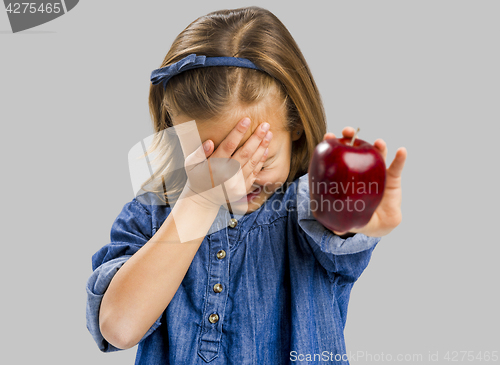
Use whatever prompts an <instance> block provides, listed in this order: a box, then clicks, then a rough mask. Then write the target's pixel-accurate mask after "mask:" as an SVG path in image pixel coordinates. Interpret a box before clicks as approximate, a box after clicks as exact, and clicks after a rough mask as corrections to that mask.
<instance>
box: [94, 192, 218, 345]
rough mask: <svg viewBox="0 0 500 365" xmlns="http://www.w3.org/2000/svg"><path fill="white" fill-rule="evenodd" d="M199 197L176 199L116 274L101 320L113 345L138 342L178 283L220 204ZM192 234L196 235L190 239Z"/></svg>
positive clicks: (104, 302)
mask: <svg viewBox="0 0 500 365" xmlns="http://www.w3.org/2000/svg"><path fill="white" fill-rule="evenodd" d="M198 198H199V197H191V198H186V199H180V200H179V201H177V203H176V204H175V206H174V207H173V209H172V211H171V213H170V214H169V215H168V217H167V219H166V220H165V221H164V222H163V224H162V226H161V228H160V229H159V230H158V231H157V232H156V234H155V235H154V236H153V237H152V238H151V240H149V241H148V242H147V243H146V244H145V245H144V246H143V247H142V248H141V249H140V250H139V251H137V252H136V253H135V254H134V255H133V256H132V257H131V258H130V259H129V260H128V261H127V262H126V263H125V264H124V265H123V266H122V267H121V268H120V270H119V271H118V272H117V273H116V275H115V276H114V277H113V280H112V281H111V283H110V285H109V287H108V289H107V290H106V293H105V294H104V297H103V300H102V303H101V307H100V312H99V324H100V328H101V333H102V335H103V337H104V338H106V340H107V341H108V342H110V343H111V344H113V345H114V346H116V347H118V348H129V347H132V346H134V345H135V344H136V343H137V342H139V340H140V339H141V338H142V337H143V336H144V334H145V333H146V332H147V330H148V329H149V328H150V327H151V325H152V324H153V323H154V322H155V320H156V319H157V318H158V317H159V316H160V315H161V313H162V312H163V311H164V310H165V308H166V307H167V305H168V304H169V303H170V301H171V299H172V298H173V296H174V294H175V293H176V291H177V289H178V288H179V285H180V284H181V282H182V280H183V278H184V276H185V275H186V272H187V270H188V268H189V266H190V264H191V262H192V260H193V258H194V256H195V254H196V252H197V251H198V248H199V246H200V244H201V242H202V241H203V238H204V236H205V235H206V233H207V232H208V230H209V229H210V226H211V225H212V222H213V221H214V219H215V218H216V216H217V212H218V207H215V206H213V207H212V206H211V205H203V206H201V205H200V204H198V203H197V202H196V199H198ZM189 228H190V231H188V229H189ZM193 228H196V230H197V231H196V234H195V235H194V236H193V235H192V232H193ZM190 234H191V236H190V237H195V236H196V237H197V238H194V239H192V240H190V241H188V242H186V237H188V236H189V235H190Z"/></svg>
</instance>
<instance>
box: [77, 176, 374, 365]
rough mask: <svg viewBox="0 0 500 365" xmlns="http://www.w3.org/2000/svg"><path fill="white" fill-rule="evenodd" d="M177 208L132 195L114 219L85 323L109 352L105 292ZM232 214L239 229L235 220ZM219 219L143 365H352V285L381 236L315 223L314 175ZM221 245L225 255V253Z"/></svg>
mask: <svg viewBox="0 0 500 365" xmlns="http://www.w3.org/2000/svg"><path fill="white" fill-rule="evenodd" d="M143 198H144V196H143ZM170 209H171V208H170V207H169V206H161V205H155V204H147V202H146V201H145V199H139V200H138V199H137V198H134V199H133V200H132V201H131V202H128V203H127V204H125V206H124V207H123V210H122V211H121V213H120V214H119V216H118V217H117V219H116V220H115V222H114V223H113V226H112V228H111V242H110V243H108V244H107V245H105V246H104V247H102V248H101V249H100V250H99V251H97V252H96V253H95V254H94V255H93V257H92V268H93V273H92V275H91V276H90V278H89V280H88V282H87V312H86V314H87V328H88V330H89V331H90V333H91V334H92V336H93V338H94V340H95V341H96V343H97V345H98V347H99V349H100V350H101V351H103V352H110V351H117V350H119V349H118V348H116V347H114V346H113V345H111V344H110V343H108V342H107V341H106V340H105V339H104V338H103V336H102V334H101V332H100V329H99V307H100V304H101V300H102V297H103V295H104V293H105V291H106V289H107V287H108V285H109V283H110V282H111V279H112V278H113V275H114V274H115V273H116V272H117V270H118V269H119V268H120V267H121V266H122V265H123V264H124V263H125V262H126V261H127V260H128V259H129V258H130V257H131V256H132V255H133V254H134V253H136V252H137V251H138V250H139V249H140V248H141V247H142V246H143V245H144V244H145V243H146V242H148V240H149V239H151V237H152V236H153V235H154V234H155V232H156V231H157V230H158V229H159V228H160V226H161V225H162V223H163V221H164V220H165V219H166V217H167V216H168V214H169V213H170ZM231 218H235V219H236V220H237V224H236V226H235V227H234V228H231V227H230V226H228V225H227V222H228V221H229V220H230V219H231ZM214 225H216V226H217V225H219V226H217V227H216V228H217V229H215V230H213V232H212V233H209V234H207V236H205V238H204V239H203V241H202V243H201V245H200V247H199V249H198V251H197V253H196V255H195V257H194V259H193V261H192V263H191V265H190V267H189V269H188V271H187V273H186V276H185V277H184V279H183V281H182V283H181V285H180V286H179V288H178V290H177V292H176V294H175V295H174V297H173V298H172V300H171V302H170V304H169V305H168V306H167V308H166V309H165V311H164V312H163V313H162V315H161V316H160V317H159V318H158V319H157V320H156V322H155V323H154V324H153V325H152V327H151V328H150V329H149V330H148V331H147V332H146V334H145V335H144V337H143V338H142V339H141V341H140V342H139V344H138V349H137V357H136V362H135V363H136V364H148V365H153V364H182V365H194V364H206V363H210V364H212V365H221V364H238V365H242V364H252V365H255V364H258V365H261V364H262V365H267V364H272V365H278V364H289V363H296V362H299V363H306V362H301V361H299V360H301V359H304V360H305V359H307V358H306V357H305V356H306V355H307V354H309V355H310V359H314V360H313V361H312V362H309V363H319V362H321V363H323V364H324V363H333V364H348V361H347V359H346V354H347V352H346V348H345V342H344V326H345V324H346V316H347V306H348V302H349V296H350V292H351V288H352V285H353V284H354V282H355V281H356V280H357V279H358V278H359V276H360V275H361V273H362V272H363V270H364V269H365V268H366V266H367V265H368V262H369V260H370V257H371V254H372V251H373V249H374V248H375V246H376V245H377V243H378V242H379V241H380V238H379V237H368V236H365V235H363V234H359V233H358V234H356V235H354V236H352V237H349V238H347V239H343V238H341V237H339V236H337V235H335V234H333V233H332V232H331V231H330V230H328V229H326V228H325V227H324V226H323V225H321V224H320V223H319V222H318V221H316V220H315V218H314V217H313V215H312V213H311V211H310V209H309V184H308V176H307V174H305V175H303V176H301V177H300V178H298V179H296V180H295V181H294V182H293V183H292V184H290V185H289V186H288V188H287V189H286V191H277V192H275V193H274V194H273V195H272V196H271V197H270V198H269V199H268V200H267V201H266V202H265V203H264V204H263V205H262V206H261V207H260V208H259V209H257V210H256V211H254V212H252V213H248V214H246V215H243V216H241V215H234V214H232V213H229V212H228V211H227V210H225V209H222V208H221V210H219V213H218V215H217V218H216V219H215V222H214ZM221 250H223V251H224V252H225V256H224V257H221V256H222V255H220V254H219V255H217V253H218V252H220V251H221ZM215 284H221V285H222V291H221V292H215V291H214V289H213V288H214V285H215ZM165 285H168V283H165ZM212 314H217V315H218V318H219V319H218V321H215V323H211V321H210V320H209V317H210V315H212ZM212 318H213V317H212ZM314 354H317V355H316V356H315V357H314V358H313V357H312V356H313V355H314ZM326 354H328V355H326ZM342 355H344V356H343V357H342ZM321 356H323V357H321ZM325 356H328V360H327V361H325V360H326V357H325ZM341 357H342V358H343V359H340V358H341ZM335 359H337V360H339V361H336V360H335Z"/></svg>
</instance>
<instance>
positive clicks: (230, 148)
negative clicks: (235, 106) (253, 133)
mask: <svg viewBox="0 0 500 365" xmlns="http://www.w3.org/2000/svg"><path fill="white" fill-rule="evenodd" d="M249 126H250V119H249V118H243V119H242V120H240V121H239V122H238V123H236V126H235V127H234V128H233V129H232V130H231V132H229V134H228V135H227V136H226V138H224V140H223V141H222V142H221V143H220V145H219V146H218V147H217V149H216V150H215V152H214V156H213V157H219V158H224V157H225V158H230V157H231V155H232V154H233V153H234V151H236V148H237V147H238V145H239V144H240V142H241V139H242V138H243V136H244V135H245V133H246V132H247V129H248V127H249Z"/></svg>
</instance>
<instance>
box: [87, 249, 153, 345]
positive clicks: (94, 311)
mask: <svg viewBox="0 0 500 365" xmlns="http://www.w3.org/2000/svg"><path fill="white" fill-rule="evenodd" d="M130 257H131V255H124V256H121V257H118V258H115V259H113V260H110V261H107V262H105V263H104V264H102V265H101V266H99V267H98V268H96V269H95V271H94V272H93V273H92V275H91V276H90V278H89V280H88V281H87V308H86V317H87V329H88V330H89V332H90V334H91V335H92V337H93V338H94V341H95V342H96V343H97V346H98V347H99V350H101V351H102V352H113V351H120V350H121V349H119V348H117V347H115V346H113V345H112V344H110V343H109V342H108V341H106V339H105V338H104V337H103V336H102V333H101V329H100V326H99V309H100V307H101V302H102V298H103V296H104V293H105V292H106V290H107V288H108V286H109V283H110V282H111V280H112V279H113V277H114V276H115V274H116V272H117V271H118V269H120V267H121V266H122V265H123V264H124V263H125V262H126V261H127V260H128V259H129V258H130ZM161 317H162V316H160V317H159V318H158V319H157V320H156V322H155V323H153V325H152V326H151V328H150V329H149V330H148V331H147V332H146V334H145V335H144V336H143V337H142V339H141V341H142V340H144V339H145V338H146V337H148V336H149V335H150V334H151V333H153V332H154V331H155V330H156V329H157V328H158V326H160V324H161V322H160V320H161Z"/></svg>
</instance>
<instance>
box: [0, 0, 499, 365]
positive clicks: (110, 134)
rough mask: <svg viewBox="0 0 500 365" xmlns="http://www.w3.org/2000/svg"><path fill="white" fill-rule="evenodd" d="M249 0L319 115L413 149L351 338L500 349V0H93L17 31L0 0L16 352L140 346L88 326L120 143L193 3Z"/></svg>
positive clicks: (21, 360)
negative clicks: (272, 25)
mask: <svg viewBox="0 0 500 365" xmlns="http://www.w3.org/2000/svg"><path fill="white" fill-rule="evenodd" d="M247 5H260V6H263V7H265V8H267V9H269V10H271V11H272V12H273V13H275V14H276V15H277V16H278V18H280V19H281V21H282V22H283V23H284V24H285V25H286V26H287V27H288V29H289V30H290V32H291V33H292V35H293V36H294V37H295V39H296V41H297V42H298V44H299V46H300V48H301V50H302V52H303V53H304V55H305V57H306V59H307V61H308V63H309V66H310V67H311V69H312V72H313V75H314V77H315V80H316V82H317V84H318V86H319V88H320V91H321V94H322V97H323V100H324V104H325V108H326V112H327V116H328V128H329V131H330V132H334V133H336V134H340V132H341V130H342V128H343V127H344V126H348V125H349V126H353V127H358V126H359V127H361V129H362V131H361V134H360V138H362V139H364V140H367V141H369V142H373V141H374V140H375V139H376V138H383V139H384V140H385V141H386V142H387V144H388V148H389V156H388V160H389V161H388V162H390V161H392V159H393V158H394V154H395V151H396V149H397V148H398V147H401V146H405V147H406V148H407V150H408V159H407V163H406V166H405V171H404V174H403V205H402V210H403V222H402V223H401V225H400V226H399V227H398V228H397V229H395V230H394V231H393V232H392V233H391V234H390V235H389V236H387V237H384V238H383V240H382V241H381V243H380V244H379V246H378V247H377V249H376V250H375V252H374V254H373V258H372V261H371V263H370V265H369V267H368V268H367V270H366V271H365V273H364V274H363V275H362V276H361V278H360V279H359V281H358V283H357V284H356V285H355V286H354V288H353V292H352V297H351V304H350V307H349V315H348V321H347V327H346V342H347V348H348V351H350V352H351V353H356V352H357V351H362V352H366V353H367V354H371V355H372V356H376V355H377V354H378V355H379V356H381V355H382V354H384V355H385V356H387V354H391V355H392V356H394V357H395V356H396V355H398V354H410V355H411V354H421V355H422V356H423V357H424V359H426V356H427V355H428V354H429V352H431V353H433V354H435V353H436V351H438V352H439V357H440V363H444V362H445V361H444V360H443V357H444V355H445V353H446V352H447V351H474V354H475V355H477V354H478V352H479V351H483V352H484V351H494V350H496V351H499V350H500V347H499V331H498V327H499V324H500V321H499V315H498V312H497V308H498V307H500V301H499V296H498V291H499V290H498V279H499V269H498V264H497V262H498V255H499V253H500V250H499V248H498V245H499V239H498V236H497V235H496V231H495V227H496V224H498V223H497V220H498V216H499V214H498V203H499V199H498V198H499V196H498V192H497V189H498V187H497V186H498V174H497V173H496V171H497V170H498V162H497V160H498V147H497V135H498V131H499V127H498V122H499V117H500V110H499V96H500V88H499V85H500V72H499V67H498V65H499V64H500V53H499V49H498V44H499V34H500V23H499V22H498V14H499V11H500V3H498V2H497V1H457V0H454V1H437V0H433V1H404V2H403V1H351V2H347V1H342V2H340V1H335V2H330V1H328V2H327V1H323V2H316V1H308V2H296V3H292V2H289V1H286V2H285V1H283V2H267V1H266V2H264V1H252V2H248V1H212V2H207V1H199V2H196V1H188V2H183V3H181V2H179V1H176V2H170V1H169V2H167V1H141V2H126V1H116V0H115V1H90V0H87V1H81V2H80V3H79V4H78V5H77V6H76V7H75V8H74V9H73V10H72V11H71V12H69V13H68V14H66V15H64V16H62V17H60V18H58V19H56V20H54V21H52V22H50V23H47V24H43V25H41V26H39V27H37V28H33V29H31V30H29V31H26V32H22V33H18V34H11V33H10V26H9V23H8V18H7V14H6V13H5V12H4V11H0V49H1V54H2V56H1V58H0V64H1V67H0V93H1V94H0V95H1V107H0V120H1V122H2V124H1V125H2V134H1V135H2V143H1V144H0V148H1V159H2V180H1V189H2V219H1V232H2V242H3V250H2V261H3V262H2V265H0V270H1V280H2V283H1V288H2V304H1V305H2V310H1V312H0V313H1V323H2V332H3V333H4V336H2V338H4V341H5V339H7V342H4V343H3V346H4V347H5V349H6V352H5V350H3V357H4V358H5V359H8V358H11V360H10V361H9V363H16V364H31V363H35V362H37V360H47V361H50V363H51V364H70V363H71V364H90V363H91V364H95V365H97V364H132V363H133V361H134V358H135V351H136V348H134V349H131V350H127V351H123V352H119V353H113V354H102V353H100V352H99V350H98V349H97V346H96V345H95V343H94V342H93V340H92V338H91V336H90V334H89V333H88V332H87V329H86V326H85V300H86V293H85V283H86V280H87V278H88V276H89V275H90V274H91V256H92V254H93V253H94V252H96V251H97V250H98V249H99V248H100V247H101V246H103V245H105V244H106V243H107V242H108V240H109V231H110V228H111V224H112V223H113V221H114V219H115V218H116V216H117V215H118V213H119V212H120V210H121V208H122V207H123V205H124V204H125V203H126V202H128V201H129V200H131V199H132V198H133V192H132V188H131V184H130V177H129V171H128V162H127V153H128V151H129V149H130V148H131V147H132V146H133V145H134V144H135V143H137V142H139V141H140V140H141V139H143V138H145V137H147V136H149V135H150V134H151V133H152V132H153V131H152V127H151V122H150V118H149V113H148V105H147V98H148V90H149V76H150V73H151V71H152V70H153V69H155V68H157V67H159V65H160V63H161V61H162V59H163V57H164V56H165V54H166V53H167V51H168V49H169V47H170V45H171V43H172V41H173V39H174V37H175V36H176V35H177V34H178V33H179V32H180V31H182V30H183V29H184V28H185V27H186V26H187V25H188V24H189V23H190V22H191V21H193V20H194V19H196V18H197V17H199V16H201V15H204V14H206V13H208V12H210V11H213V10H217V9H222V8H236V7H240V6H247ZM325 350H329V349H325ZM12 354H15V355H14V356H15V357H14V358H12V357H10V355H12ZM393 362H395V361H393ZM460 362H461V361H460ZM460 362H459V363H460ZM482 362H484V361H474V363H482ZM352 363H353V364H364V363H375V360H373V361H365V360H364V359H362V358H358V359H357V360H356V361H352ZM378 363H383V362H381V361H379V362H378ZM406 363H416V362H412V361H406ZM464 363H467V362H464Z"/></svg>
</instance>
